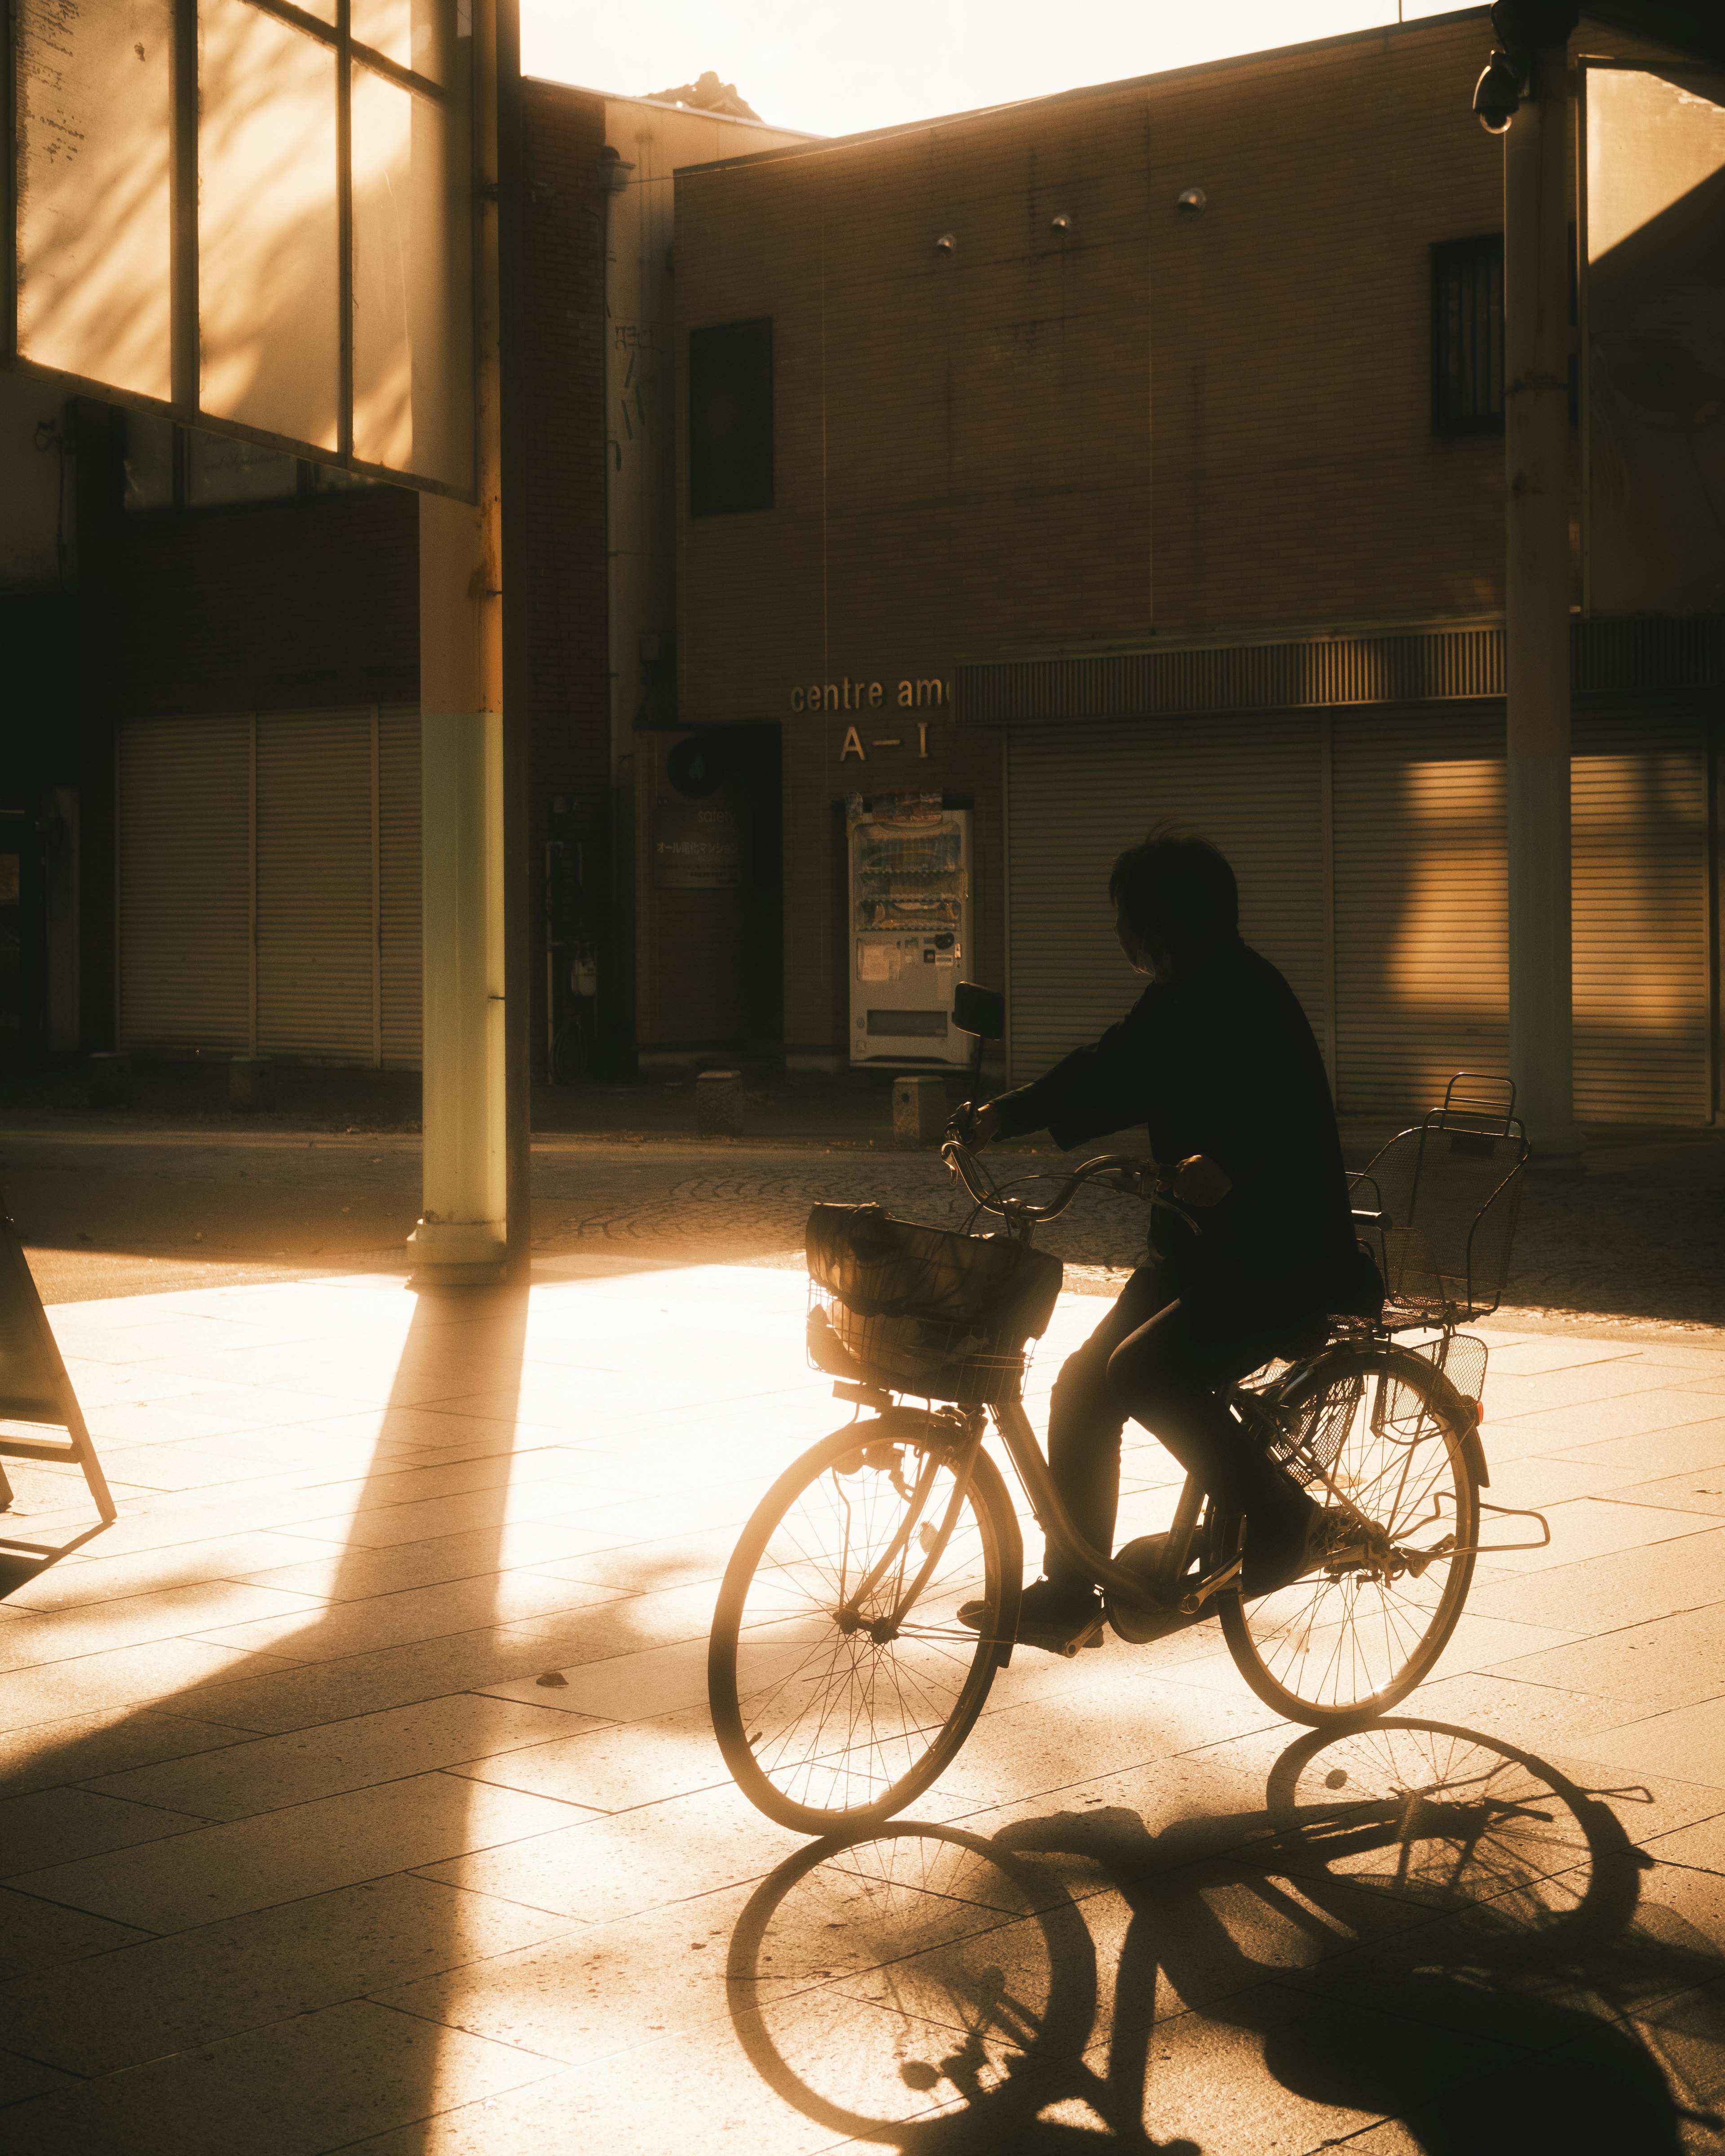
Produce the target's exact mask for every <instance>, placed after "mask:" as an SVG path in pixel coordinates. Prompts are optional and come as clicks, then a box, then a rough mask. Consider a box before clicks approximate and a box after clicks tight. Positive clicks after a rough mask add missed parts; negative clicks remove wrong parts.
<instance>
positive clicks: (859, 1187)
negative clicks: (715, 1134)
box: [535, 1138, 1725, 1327]
mask: <svg viewBox="0 0 1725 2156" xmlns="http://www.w3.org/2000/svg"><path fill="white" fill-rule="evenodd" d="M1620 1152H1621V1158H1616V1157H1615V1156H1614V1155H1613V1154H1612V1153H1611V1152H1603V1151H1602V1152H1601V1153H1600V1154H1599V1156H1598V1157H1597V1158H1596V1159H1595V1161H1594V1163H1592V1165H1591V1167H1590V1170H1589V1173H1588V1174H1587V1175H1585V1176H1584V1177H1583V1178H1581V1179H1579V1180H1578V1181H1575V1182H1568V1181H1558V1180H1554V1179H1552V1178H1545V1177H1541V1176H1532V1177H1530V1178H1528V1180H1527V1188H1526V1190H1525V1193H1524V1195H1523V1200H1522V1214H1521V1219H1520V1224H1519V1226H1518V1229H1517V1245H1516V1251H1515V1257H1514V1260H1513V1265H1512V1274H1511V1280H1510V1286H1509V1291H1508V1293H1507V1296H1506V1298H1505V1301H1506V1306H1507V1307H1512V1308H1513V1310H1514V1311H1515V1312H1516V1314H1517V1316H1523V1317H1545V1318H1561V1317H1575V1318H1578V1319H1579V1318H1580V1317H1584V1316H1586V1317H1601V1316H1604V1317H1612V1318H1615V1319H1620V1320H1624V1321H1627V1322H1640V1323H1641V1324H1648V1325H1654V1324H1656V1325H1662V1326H1702V1327H1713V1326H1717V1325H1719V1324H1721V1323H1725V1252H1722V1234H1721V1228H1722V1219H1725V1144H1721V1143H1719V1142H1717V1141H1716V1140H1713V1139H1712V1138H1705V1139H1699V1140H1697V1141H1695V1142H1693V1143H1691V1144H1686V1145H1665V1146H1651V1145H1647V1146H1642V1147H1636V1148H1629V1147H1625V1148H1622V1149H1620ZM578 1158H579V1157H578ZM989 1158H990V1160H991V1163H993V1166H994V1167H995V1168H996V1170H997V1172H999V1173H1000V1174H1001V1175H1002V1177H1003V1178H1004V1179H1007V1178H1009V1179H1011V1180H1012V1181H1013V1182H1014V1184H1015V1185H1016V1186H1017V1187H1019V1188H1022V1189H1023V1190H1024V1193H1025V1194H1026V1195H1027V1196H1029V1197H1032V1198H1034V1197H1036V1196H1038V1195H1039V1194H1040V1192H1045V1191H1051V1190H1052V1189H1053V1188H1055V1187H1056V1186H1055V1183H1054V1182H1053V1181H1052V1180H1041V1181H1040V1182H1038V1181H1030V1182H1020V1181H1019V1178H1024V1177H1033V1178H1055V1177H1057V1176H1058V1175H1059V1174H1060V1173H1062V1172H1063V1171H1064V1170H1065V1168H1068V1167H1070V1161H1069V1160H1067V1159H1065V1158H1064V1157H1062V1156H1060V1155H1054V1154H1049V1153H1040V1154H1037V1155H1035V1156H1026V1155H1024V1154H1023V1153H1018V1152H999V1153H995V1154H993V1155H991V1156H989ZM691 1165H693V1164H692V1163H691ZM595 1170H597V1171H598V1172H597V1173H596V1172H595ZM535 1189H536V1197H537V1199H538V1201H539V1202H538V1203H537V1204H536V1211H535V1240H536V1243H537V1244H538V1245H540V1246H542V1247H543V1248H545V1249H547V1250H570V1249H575V1248H581V1247H588V1246H591V1245H594V1244H598V1245H609V1246H612V1247H616V1246H624V1247H633V1248H639V1249H649V1248H650V1249H653V1250H663V1251H666V1252H672V1251H675V1252H682V1251H685V1250H686V1251H700V1252H701V1253H702V1254H703V1255H726V1256H730V1257H733V1258H734V1257H739V1256H754V1257H757V1258H758V1257H760V1256H762V1255H768V1254H773V1253H778V1252H788V1253H789V1254H790V1255H791V1257H792V1259H793V1260H794V1258H795V1255H796V1254H797V1253H798V1252H799V1251H800V1250H801V1247H802V1241H803V1222H804V1220H805V1219H806V1217H807V1214H808V1209H809V1206H810V1205H811V1204H815V1203H817V1202H826V1203H830V1204H862V1203H865V1202H868V1201H870V1200H879V1201H880V1203H881V1204H885V1205H886V1207H887V1208H888V1209H889V1210H891V1211H892V1212H894V1213H897V1214H901V1215H903V1216H904V1217H906V1218H907V1219H916V1220H925V1221H927V1222H929V1223H930V1224H934V1225H939V1226H952V1227H960V1226H962V1225H963V1224H964V1222H965V1220H966V1219H968V1217H969V1215H970V1212H971V1206H970V1203H969V1200H968V1199H967V1198H966V1197H965V1195H964V1193H963V1191H961V1190H959V1189H958V1188H957V1186H956V1184H954V1183H952V1179H951V1178H949V1177H948V1176H947V1174H946V1173H945V1172H944V1171H943V1170H942V1168H941V1167H940V1166H939V1164H938V1163H937V1161H936V1160H935V1158H934V1157H933V1156H932V1155H930V1154H916V1155H912V1156H910V1157H908V1158H906V1157H905V1156H902V1155H900V1156H897V1157H894V1156H891V1155H885V1156H883V1155H879V1154H873V1155H861V1156H859V1155H857V1154H855V1153H832V1154H826V1155H819V1156H810V1155H793V1156H786V1155H783V1154H778V1155H765V1156H761V1155H757V1156H755V1157H754V1158H749V1157H747V1156H744V1155H742V1154H739V1156H738V1157H737V1159H736V1160H735V1162H734V1163H728V1162H727V1163H726V1164H725V1166H724V1167H723V1168H715V1167H714V1166H713V1165H711V1164H710V1162H709V1161H708V1160H703V1161H702V1162H701V1163H700V1164H699V1166H698V1167H696V1172H694V1173H687V1172H685V1173H682V1174H680V1175H679V1174H677V1173H675V1164H674V1163H670V1162H669V1161H657V1160H652V1159H650V1158H649V1159H646V1160H644V1161H643V1162H642V1163H640V1165H639V1168H635V1169H634V1171H633V1173H631V1172H630V1169H629V1167H628V1165H627V1164H623V1165H619V1164H618V1163H615V1162H614V1160H613V1161H611V1162H608V1163H606V1164H605V1165H604V1166H603V1168H600V1167H599V1164H598V1163H593V1164H592V1166H591V1167H589V1168H587V1169H586V1170H585V1171H584V1172H583V1168H582V1167H581V1166H580V1165H578V1164H577V1162H576V1161H569V1160H567V1157H566V1156H563V1155H561V1154H559V1155H555V1156H552V1158H548V1159H545V1160H542V1162H541V1163H539V1164H538V1166H537V1168H536V1175H535ZM542 1216H543V1217H542ZM1144 1233H1145V1224H1144V1211H1143V1207H1142V1204H1140V1203H1139V1202H1138V1201H1137V1200H1136V1199H1131V1198H1127V1197H1124V1196H1122V1195H1120V1194H1119V1193H1115V1192H1111V1191H1106V1190H1101V1189H1091V1190H1086V1191H1082V1192H1081V1193H1080V1194H1079V1196H1078V1198H1077V1199H1076V1201H1075V1202H1074V1204H1073V1205H1072V1207H1071V1209H1070V1211H1069V1212H1068V1213H1067V1214H1065V1215H1064V1216H1063V1217H1062V1218H1061V1219H1059V1220H1056V1221H1054V1222H1051V1223H1050V1224H1049V1225H1048V1226H1047V1227H1046V1228H1045V1229H1042V1230H1041V1231H1040V1233H1039V1235H1038V1240H1039V1242H1040V1243H1041V1244H1042V1245H1045V1247H1046V1248H1047V1249H1049V1250H1053V1251H1055V1253H1056V1254H1057V1255H1059V1256H1060V1257H1061V1258H1063V1259H1065V1260H1066V1262H1067V1264H1068V1265H1069V1266H1071V1267H1080V1268H1084V1269H1086V1270H1090V1271H1091V1272H1092V1273H1094V1274H1095V1275H1096V1276H1098V1278H1097V1280H1096V1282H1095V1283H1094V1284H1096V1285H1101V1284H1102V1283H1103V1282H1105V1281H1106V1280H1107V1279H1108V1278H1110V1277H1111V1276H1115V1275H1117V1274H1118V1273H1119V1272H1120V1271H1122V1270H1124V1269H1126V1268H1129V1267H1130V1266H1131V1265H1133V1264H1135V1263H1136V1262H1137V1257H1138V1254H1139V1253H1140V1252H1141V1251H1142V1249H1143V1246H1144ZM1081 1284H1085V1285H1089V1284H1092V1283H1090V1282H1083V1283H1081V1282H1079V1281H1075V1282H1074V1285H1081Z"/></svg>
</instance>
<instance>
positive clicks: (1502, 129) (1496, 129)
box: [1473, 50, 1526, 135]
mask: <svg viewBox="0 0 1725 2156" xmlns="http://www.w3.org/2000/svg"><path fill="white" fill-rule="evenodd" d="M1525 81H1526V78H1525V77H1524V75H1523V74H1522V69H1520V68H1519V67H1518V66H1517V64H1516V63H1515V61H1514V60H1513V59H1512V58H1511V57H1510V55H1509V54H1507V53H1506V52H1503V51H1502V50H1499V51H1497V52H1494V53H1493V54H1492V55H1491V59H1488V60H1487V61H1486V64H1485V66H1484V67H1483V68H1482V69H1481V71H1480V79H1479V80H1478V81H1477V82H1476V84H1475V85H1474V86H1473V109H1474V110H1475V111H1476V113H1477V114H1478V115H1479V122H1480V125H1481V127H1483V128H1484V129H1485V131H1486V133H1487V134H1488V135H1505V134H1507V133H1508V131H1509V123H1510V121H1512V120H1513V119H1514V117H1515V115H1517V113H1518V112H1519V111H1520V110H1521V109H1522V89H1523V87H1524V86H1525Z"/></svg>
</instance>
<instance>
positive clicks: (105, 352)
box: [13, 0, 173, 402]
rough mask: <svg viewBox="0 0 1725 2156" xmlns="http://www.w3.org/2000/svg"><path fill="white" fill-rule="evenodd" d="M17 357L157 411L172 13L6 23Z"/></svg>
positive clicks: (59, 15) (135, 2)
mask: <svg viewBox="0 0 1725 2156" xmlns="http://www.w3.org/2000/svg"><path fill="white" fill-rule="evenodd" d="M13 21H14V23H16V24H17V35H18V197H19V199H18V251H19V263H18V349H19V350H20V351H21V352H23V354H24V356H25V357H27V358H29V359H33V360H35V361H37V362H39V363H40V364H41V365H42V366H44V367H63V368H64V370H65V371H66V372H67V373H69V374H80V375H83V376H84V377H85V378H86V379H87V380H90V381H91V382H108V383H110V384H112V386H113V387H114V388H118V389H131V390H136V392H137V393H139V394H141V395H142V396H146V397H159V398H162V400H163V401H164V402H166V400H167V398H168V397H169V396H170V395H171V394H172V374H171V359H170V354H169V349H168V338H169V321H170V294H169V282H168V246H169V239H170V234H171V227H172V218H171V213H170V208H169V202H168V167H169V152H168V106H169V96H170V92H171V89H172V73H173V64H172V33H173V18H172V7H171V5H170V4H169V0H78V5H77V6H75V7H71V6H64V7H47V6H42V7H24V8H19V9H18V12H17V13H16V14H15V15H14V17H13Z"/></svg>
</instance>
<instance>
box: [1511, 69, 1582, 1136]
mask: <svg viewBox="0 0 1725 2156" xmlns="http://www.w3.org/2000/svg"><path fill="white" fill-rule="evenodd" d="M1503 197H1504V200H1503V306H1504V367H1503V372H1504V392H1503V410H1504V476H1505V480H1506V482H1507V533H1506V537H1507V558H1506V570H1507V578H1506V589H1505V619H1504V660H1505V677H1506V679H1505V686H1506V690H1507V696H1506V704H1507V742H1506V748H1507V808H1508V825H1509V830H1508V838H1509V1067H1510V1075H1511V1076H1512V1078H1513V1079H1514V1080H1515V1081H1516V1087H1517V1105H1518V1106H1519V1108H1520V1110H1521V1112H1522V1116H1524V1117H1525V1119H1526V1122H1527V1133H1528V1137H1529V1138H1530V1139H1531V1141H1532V1147H1533V1152H1534V1157H1535V1158H1536V1160H1543V1161H1545V1162H1547V1163H1558V1164H1561V1163H1573V1162H1574V1160H1576V1159H1577V1158H1578V1157H1579V1153H1580V1151H1581V1134H1580V1132H1579V1130H1578V1129H1577V1127H1576V1124H1575V1107H1574V1041H1573V1031H1572V1023H1571V994H1572V991H1571V960H1570V868H1569V599H1570V583H1571V581H1572V579H1571V570H1570V561H1569V266H1568V244H1569V240H1568V231H1569V194H1568V46H1567V44H1556V43H1546V44H1538V45H1536V46H1534V47H1533V49H1532V68H1531V72H1530V80H1529V84H1528V94H1527V96H1526V97H1525V98H1524V100H1523V101H1522V107H1521V110H1520V111H1519V112H1518V113H1517V115H1516V117H1515V121H1514V124H1513V125H1512V126H1511V128H1510V130H1509V131H1508V133H1507V136H1505V138H1504V158H1503Z"/></svg>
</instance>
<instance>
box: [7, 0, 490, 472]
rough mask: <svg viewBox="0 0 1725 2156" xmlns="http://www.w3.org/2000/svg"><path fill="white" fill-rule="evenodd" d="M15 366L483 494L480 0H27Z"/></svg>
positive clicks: (224, 427) (18, 49) (16, 153)
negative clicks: (478, 325)
mask: <svg viewBox="0 0 1725 2156" xmlns="http://www.w3.org/2000/svg"><path fill="white" fill-rule="evenodd" d="M7 16H8V85H7V88H8V94H9V96H10V100H11V107H12V111H11V118H12V128H11V136H12V144H13V158H12V172H11V177H10V193H11V209H12V219H13V249H12V264H11V267H12V276H11V280H10V293H9V299H10V316H11V322H10V330H11V339H10V343H11V349H10V352H9V355H8V357H9V358H10V360H11V362H12V363H13V365H14V366H18V367H23V368H24V369H25V370H27V371H28V372H32V373H35V374H39V375H44V376H49V377H59V378H60V379H62V380H64V382H66V384H67V385H68V387H69V388H72V389H74V390H78V391H80V392H82V393H85V394H87V395H90V396H93V397H97V398H103V399H105V400H107V401H109V402H114V403H122V404H129V405H132V406H135V407H138V408H142V409H144V410H146V411H147V410H153V411H156V412H158V413H165V414H171V415H172V417H173V418H176V419H177V420H179V421H180V422H182V423H183V424H185V425H187V426H194V427H198V428H199V429H203V430H205V431H207V432H210V433H214V434H228V435H234V436H238V437H239V438H241V439H245V440H249V441H252V442H256V443H258V444H261V445H263V446H265V447H268V448H272V449H277V450H280V451H285V452H287V453H289V454H294V455H297V456H301V457H305V458H309V459H311V460H313V461H314V462H317V463H322V464H329V465H343V466H346V467H347V468H348V469H350V470H355V471H360V472H366V473H370V474H372V475H376V476H377V477H380V478H384V479H388V480H392V481H393V482H395V483H396V484H398V485H405V486H410V487H416V488H419V489H423V490H430V491H434V492H438V493H444V494H451V495H457V496H459V498H460V499H462V500H469V501H471V500H475V498H476V474H475V364H474V353H475V325H474V311H473V253H474V223H475V218H474V207H475V204H474V189H473V158H472V151H473V42H474V41H473V27H472V16H471V12H470V0H303V4H300V5H293V4H290V0H10V5H9V8H8V10H7Z"/></svg>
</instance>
